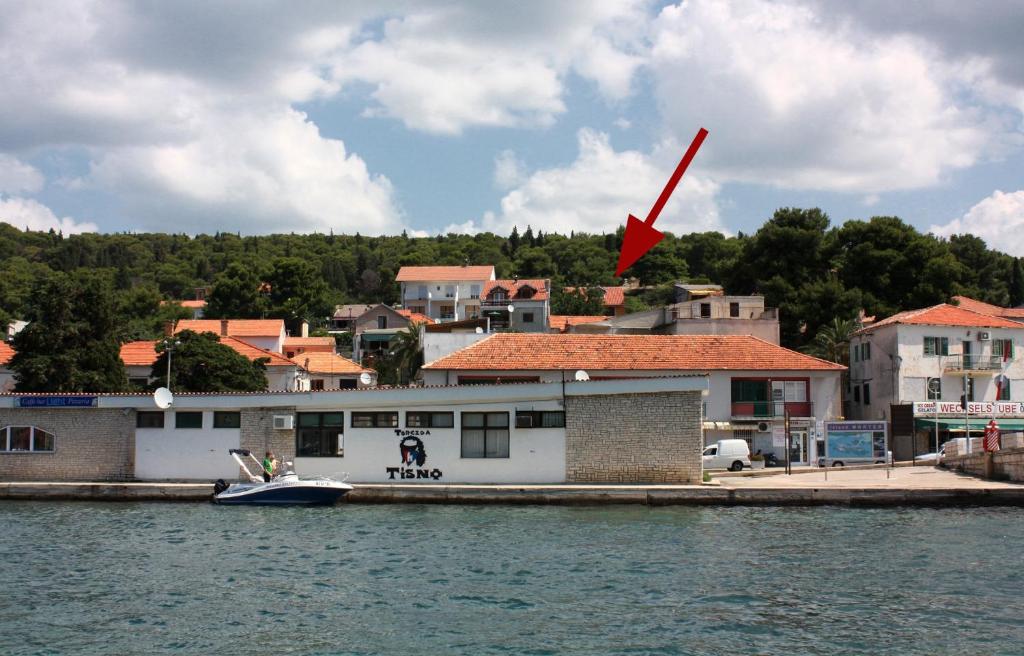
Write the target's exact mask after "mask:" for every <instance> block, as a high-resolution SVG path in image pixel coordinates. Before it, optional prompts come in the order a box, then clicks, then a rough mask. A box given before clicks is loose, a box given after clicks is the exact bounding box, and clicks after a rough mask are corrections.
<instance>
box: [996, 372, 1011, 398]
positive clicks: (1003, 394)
mask: <svg viewBox="0 0 1024 656" xmlns="http://www.w3.org/2000/svg"><path fill="white" fill-rule="evenodd" d="M996 400H997V401H1009V400H1010V379H1009V378H1007V377H1006V376H1000V377H999V378H997V379H996Z"/></svg>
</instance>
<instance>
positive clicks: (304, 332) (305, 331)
mask: <svg viewBox="0 0 1024 656" xmlns="http://www.w3.org/2000/svg"><path fill="white" fill-rule="evenodd" d="M302 336H303V337H309V322H308V321H303V322H302Z"/></svg>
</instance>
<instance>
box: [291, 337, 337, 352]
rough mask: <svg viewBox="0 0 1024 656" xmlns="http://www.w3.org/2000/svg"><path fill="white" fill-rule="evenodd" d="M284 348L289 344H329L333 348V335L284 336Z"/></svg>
mask: <svg viewBox="0 0 1024 656" xmlns="http://www.w3.org/2000/svg"><path fill="white" fill-rule="evenodd" d="M284 345H285V348H287V347H289V346H329V347H331V348H332V349H333V348H334V338H333V337H285V338H284Z"/></svg>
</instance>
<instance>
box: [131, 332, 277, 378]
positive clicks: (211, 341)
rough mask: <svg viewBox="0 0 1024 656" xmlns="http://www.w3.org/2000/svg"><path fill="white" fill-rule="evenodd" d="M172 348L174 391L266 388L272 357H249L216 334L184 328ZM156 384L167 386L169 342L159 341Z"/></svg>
mask: <svg viewBox="0 0 1024 656" xmlns="http://www.w3.org/2000/svg"><path fill="white" fill-rule="evenodd" d="M174 338H175V342H176V343H174V344H172V346H173V348H172V350H171V389H172V390H173V391H175V392H259V391H262V390H265V389H267V368H266V363H267V361H268V360H269V358H259V359H257V360H249V358H247V357H245V356H244V355H242V354H240V353H239V352H238V351H235V350H234V349H233V348H231V347H229V346H225V345H224V344H221V343H220V339H219V338H218V337H217V335H216V334H215V333H196V332H193V331H191V330H183V331H181V332H180V333H178V334H176V335H175V336H174ZM157 352H158V353H159V354H160V355H159V357H158V358H157V360H156V362H155V363H154V364H153V371H152V374H151V376H152V378H153V379H155V382H154V383H153V385H154V387H167V357H168V356H167V343H166V342H164V341H161V342H158V343H157Z"/></svg>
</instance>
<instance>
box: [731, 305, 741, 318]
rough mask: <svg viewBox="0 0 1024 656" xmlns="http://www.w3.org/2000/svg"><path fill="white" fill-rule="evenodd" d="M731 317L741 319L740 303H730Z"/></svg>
mask: <svg viewBox="0 0 1024 656" xmlns="http://www.w3.org/2000/svg"><path fill="white" fill-rule="evenodd" d="M729 316H730V317H739V316H740V304H739V303H729Z"/></svg>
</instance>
